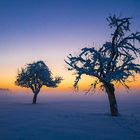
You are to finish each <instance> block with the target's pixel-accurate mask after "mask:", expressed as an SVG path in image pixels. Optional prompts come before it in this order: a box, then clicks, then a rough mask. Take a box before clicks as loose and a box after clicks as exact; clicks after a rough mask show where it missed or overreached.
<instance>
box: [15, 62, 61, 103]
mask: <svg viewBox="0 0 140 140" xmlns="http://www.w3.org/2000/svg"><path fill="white" fill-rule="evenodd" d="M61 80H62V78H61V77H55V78H54V79H53V77H52V73H51V71H50V70H49V68H48V66H46V64H45V63H44V62H43V61H37V62H34V63H32V64H27V66H26V67H25V68H21V70H20V71H18V74H17V78H16V81H15V84H16V85H17V86H21V87H26V88H30V89H31V90H32V91H33V93H34V96H33V104H36V100H37V95H38V93H39V92H40V89H41V87H42V86H43V85H45V86H47V87H57V85H58V84H59V83H60V82H61Z"/></svg>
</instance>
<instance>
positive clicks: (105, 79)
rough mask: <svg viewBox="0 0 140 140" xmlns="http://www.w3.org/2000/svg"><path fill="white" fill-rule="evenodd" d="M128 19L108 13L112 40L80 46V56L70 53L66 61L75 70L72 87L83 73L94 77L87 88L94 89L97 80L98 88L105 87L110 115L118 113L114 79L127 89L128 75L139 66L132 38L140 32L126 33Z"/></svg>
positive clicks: (139, 36) (131, 75)
mask: <svg viewBox="0 0 140 140" xmlns="http://www.w3.org/2000/svg"><path fill="white" fill-rule="evenodd" d="M130 20H131V18H120V17H116V16H115V15H114V16H110V17H109V18H107V21H108V22H109V26H110V28H113V29H114V32H113V33H112V34H111V41H110V42H106V43H105V44H103V46H102V47H101V48H99V49H95V48H94V47H91V48H89V47H86V48H83V49H81V53H80V54H79V55H77V56H72V55H71V54H70V55H69V56H68V60H66V61H65V62H66V63H67V64H68V70H74V71H76V79H75V82H74V87H75V88H76V87H77V84H78V82H79V80H80V78H81V76H82V75H83V74H86V75H89V76H93V77H96V78H97V79H96V80H95V82H94V83H92V84H91V87H92V88H90V89H95V88H96V85H97V84H98V83H100V86H101V88H104V89H105V90H106V92H107V95H108V99H109V103H110V110H111V114H112V116H117V115H118V108H117V102H116V98H115V94H114V92H115V87H114V84H115V82H117V83H121V84H122V85H124V86H125V87H127V88H128V86H127V84H126V81H127V79H128V77H134V76H135V73H139V72H140V65H139V64H137V63H136V61H135V60H136V57H137V56H139V54H140V48H137V47H136V45H135V41H138V42H140V32H136V33H130V34H129V35H127V34H128V32H129V31H130Z"/></svg>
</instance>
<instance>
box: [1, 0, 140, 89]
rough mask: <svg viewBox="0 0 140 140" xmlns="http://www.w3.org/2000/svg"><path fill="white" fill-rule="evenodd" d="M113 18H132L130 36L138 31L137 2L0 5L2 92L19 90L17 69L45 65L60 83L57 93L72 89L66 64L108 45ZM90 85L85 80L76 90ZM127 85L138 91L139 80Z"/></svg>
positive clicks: (64, 0) (45, 0)
mask: <svg viewBox="0 0 140 140" xmlns="http://www.w3.org/2000/svg"><path fill="white" fill-rule="evenodd" d="M113 14H116V15H122V16H126V17H127V16H128V17H133V20H132V21H131V23H132V24H131V29H132V30H131V31H133V32H135V31H140V0H0V88H9V89H11V90H23V88H19V87H17V86H15V84H14V81H15V79H16V74H17V71H18V69H19V68H21V67H22V66H24V65H25V64H28V63H32V62H34V61H37V60H43V61H45V62H46V64H47V65H48V66H49V68H50V69H51V71H52V73H54V75H60V76H62V77H63V78H64V80H63V82H62V83H61V84H60V85H59V87H58V88H57V89H55V90H57V91H62V90H63V91H67V90H70V89H72V85H73V81H74V76H73V73H72V72H69V71H67V69H66V64H65V63H64V59H66V57H67V55H68V54H70V53H72V54H76V53H78V52H79V51H80V49H81V48H83V47H86V46H88V45H90V46H92V45H93V44H94V46H96V47H99V46H101V45H102V44H103V43H105V42H106V41H109V40H110V35H111V33H112V32H113V30H112V29H109V27H108V23H107V21H106V17H108V16H109V15H113ZM93 42H94V43H93ZM137 61H139V60H137ZM139 62H140V61H139ZM92 80H93V79H92V78H89V77H86V76H85V77H83V80H82V81H81V82H80V87H81V88H82V89H84V88H86V87H88V86H89V85H90V82H92ZM129 85H131V87H133V88H137V89H140V88H139V87H140V76H139V75H137V76H136V81H135V82H133V83H130V84H129ZM45 89H46V88H45ZM45 89H44V90H45ZM50 90H51V89H50Z"/></svg>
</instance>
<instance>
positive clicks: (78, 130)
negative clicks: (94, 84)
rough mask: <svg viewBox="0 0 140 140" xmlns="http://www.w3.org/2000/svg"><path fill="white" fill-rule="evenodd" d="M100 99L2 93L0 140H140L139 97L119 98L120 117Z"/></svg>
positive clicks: (0, 98)
mask: <svg viewBox="0 0 140 140" xmlns="http://www.w3.org/2000/svg"><path fill="white" fill-rule="evenodd" d="M100 96H101V95H99V97H98V96H96V97H94V95H93V96H70V95H65V96H62V95H61V96H58V95H57V96H49V95H46V96H45V95H43V94H42V95H41V94H40V95H39V96H38V103H37V104H36V105H32V104H31V98H32V94H31V95H28V96H27V95H20V94H19V95H14V94H9V93H0V140H140V96H138V95H125V96H122V95H121V96H122V97H121V96H118V97H117V99H118V105H119V112H120V116H119V117H111V116H110V112H109V106H108V101H107V97H106V96H105V95H102V97H100Z"/></svg>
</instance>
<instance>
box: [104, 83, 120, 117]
mask: <svg viewBox="0 0 140 140" xmlns="http://www.w3.org/2000/svg"><path fill="white" fill-rule="evenodd" d="M105 89H106V92H107V95H108V99H109V104H110V111H111V115H112V116H118V107H117V101H116V97H115V94H114V92H115V88H114V85H113V84H111V83H109V84H105Z"/></svg>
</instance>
